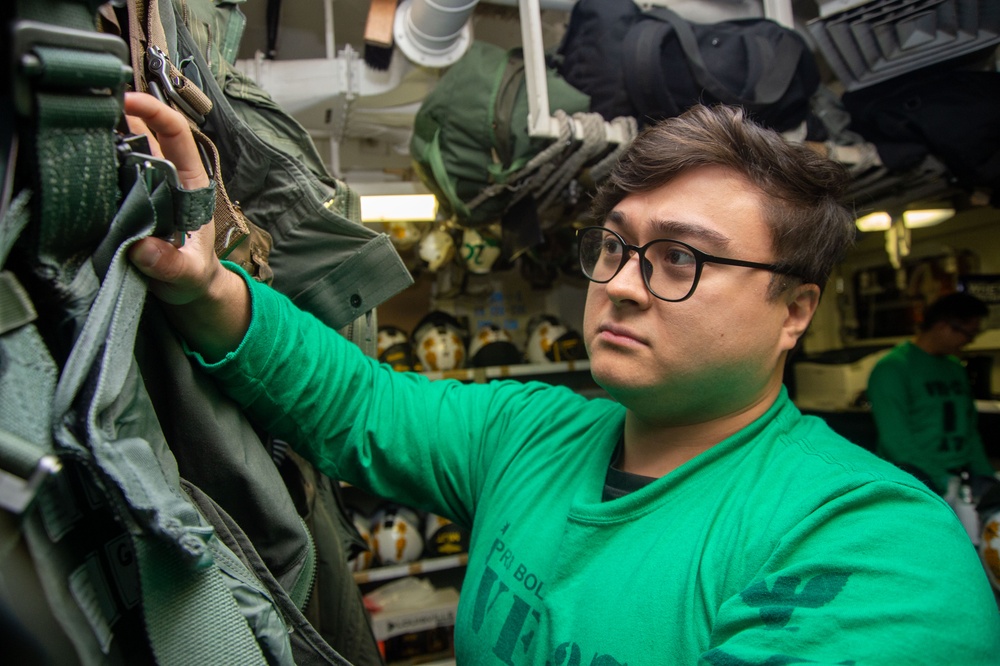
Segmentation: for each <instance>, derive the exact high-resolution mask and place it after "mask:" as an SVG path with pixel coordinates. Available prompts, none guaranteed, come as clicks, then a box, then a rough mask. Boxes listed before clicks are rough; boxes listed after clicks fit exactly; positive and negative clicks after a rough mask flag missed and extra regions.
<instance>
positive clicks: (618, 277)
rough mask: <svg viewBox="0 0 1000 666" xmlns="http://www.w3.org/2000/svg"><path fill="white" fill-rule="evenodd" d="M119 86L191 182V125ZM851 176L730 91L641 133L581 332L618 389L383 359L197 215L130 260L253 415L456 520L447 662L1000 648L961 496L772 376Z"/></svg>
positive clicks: (972, 658) (814, 297)
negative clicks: (590, 394)
mask: <svg viewBox="0 0 1000 666" xmlns="http://www.w3.org/2000/svg"><path fill="white" fill-rule="evenodd" d="M126 105H127V109H128V111H129V113H131V114H132V115H134V116H139V117H141V118H143V119H144V120H145V121H146V123H148V124H149V125H150V127H151V128H152V129H153V130H154V131H155V132H156V133H157V135H158V136H159V137H160V140H161V143H162V144H163V151H164V153H165V154H166V155H167V156H168V157H169V158H170V159H172V160H174V161H175V162H176V163H177V165H178V171H179V173H180V174H181V178H182V179H183V182H184V184H185V185H186V186H188V187H196V186H198V185H199V183H202V182H203V180H204V174H203V173H202V172H201V171H200V163H199V162H198V159H197V152H196V151H195V149H194V146H193V144H191V143H190V141H189V137H188V136H187V134H186V132H185V131H184V130H185V125H184V124H183V122H181V121H180V120H178V119H177V118H174V117H173V116H171V114H169V113H168V112H167V110H166V109H164V108H163V107H162V106H160V105H158V104H157V103H156V102H155V101H153V100H150V98H148V97H139V96H130V97H129V98H128V99H127V101H126ZM135 124H136V127H137V128H140V129H141V127H140V124H139V123H138V122H137V121H136V123H135ZM845 184H846V175H845V172H844V170H843V169H842V168H841V167H839V166H838V165H836V164H833V163H831V162H829V161H827V160H825V159H822V158H820V157H818V156H817V155H815V154H814V153H812V152H810V151H809V150H808V149H806V148H804V147H802V146H798V145H791V144H788V143H786V142H785V141H784V140H783V139H782V137H781V136H780V135H778V134H776V133H773V132H770V131H768V130H765V129H762V128H760V127H759V126H757V125H755V124H753V123H752V122H750V121H749V120H747V119H746V118H745V117H744V114H743V113H742V112H741V111H739V110H737V109H733V108H727V107H717V108H712V109H709V108H706V107H697V108H694V109H692V110H690V111H689V112H687V113H685V114H684V115H683V116H681V117H679V118H674V119H671V120H668V121H665V122H664V123H662V124H659V125H657V126H655V127H653V128H651V129H649V130H647V131H646V132H644V133H643V134H642V135H641V136H640V137H639V138H637V139H636V140H635V141H634V142H633V144H632V145H631V146H630V147H629V148H628V150H627V151H626V153H625V155H624V156H623V157H622V159H621V160H620V163H619V164H618V166H617V167H616V169H615V171H614V173H613V174H612V175H611V176H610V177H609V179H608V181H607V182H606V183H605V184H604V186H603V187H602V189H601V191H600V193H599V194H598V195H597V198H596V200H595V202H594V214H595V215H594V217H595V223H596V224H597V228H596V229H591V230H582V231H581V232H580V261H581V267H582V268H583V270H584V273H585V274H586V275H587V276H588V277H589V278H590V279H591V280H592V284H591V286H590V289H589V291H588V295H587V304H586V311H585V316H584V325H583V328H584V338H585V341H586V344H587V348H588V352H589V356H590V360H591V367H592V371H593V375H594V377H595V379H596V380H597V382H598V383H599V384H600V385H601V386H603V387H604V388H605V389H606V390H607V391H608V393H609V394H610V395H611V396H612V398H614V400H606V399H593V400H588V399H586V398H584V397H582V396H580V395H578V394H576V393H574V392H572V391H570V390H569V389H566V388H563V387H552V386H547V385H544V384H541V383H537V382H533V383H526V384H522V383H518V382H513V381H499V382H491V383H488V384H469V385H466V384H461V383H459V382H456V381H451V380H443V381H436V382H431V381H428V380H427V379H426V378H425V377H423V376H420V375H416V374H412V373H401V372H395V371H393V370H392V369H391V368H390V367H388V366H386V365H382V364H379V363H377V362H376V361H374V360H372V359H370V358H367V357H365V356H364V355H363V354H361V353H360V352H359V351H358V350H357V349H356V348H354V347H353V346H352V345H350V344H349V343H347V342H346V341H344V340H343V339H342V338H341V337H340V336H339V335H337V334H336V332H334V331H332V330H330V329H328V328H326V327H325V326H323V325H322V324H321V323H320V322H319V321H318V320H316V319H315V318H314V317H312V316H310V315H308V314H305V313H303V312H301V311H299V310H297V309H296V308H295V307H294V306H293V305H292V304H291V303H290V301H288V299H286V298H284V297H283V296H281V295H280V294H278V293H277V292H275V291H274V290H272V289H270V288H268V287H266V286H263V285H261V284H258V283H254V282H253V281H252V280H249V279H248V278H247V277H246V275H245V274H243V273H242V272H240V271H239V269H238V268H237V267H235V266H232V265H223V264H220V263H219V262H218V261H217V260H216V259H215V256H214V253H213V251H212V243H211V238H212V237H211V235H210V233H211V230H210V229H209V230H207V231H205V230H203V232H200V233H199V234H198V235H195V237H193V238H192V239H190V240H189V241H188V243H186V244H185V245H184V247H183V248H181V249H178V248H175V247H173V246H172V245H170V244H169V243H165V242H162V241H160V240H158V239H146V240H144V241H142V242H140V243H138V244H136V245H135V246H134V248H133V249H132V251H131V255H130V256H131V258H132V260H133V262H134V263H135V264H136V266H138V267H139V269H140V270H141V271H142V272H144V273H145V274H146V275H148V276H149V277H150V288H151V289H152V290H153V292H154V293H155V294H157V295H158V296H159V297H160V298H161V299H163V300H164V301H165V302H166V303H167V304H168V306H167V307H168V310H169V311H170V313H171V317H172V320H173V322H174V324H175V325H176V327H177V329H178V331H179V332H180V333H181V335H182V336H183V337H184V339H185V340H186V341H187V344H188V345H189V347H190V348H191V349H192V350H193V351H192V353H193V355H194V357H195V358H196V359H197V360H198V362H199V363H201V364H202V366H203V367H204V369H205V370H206V372H209V373H211V374H212V375H213V376H214V377H216V378H217V380H218V381H219V383H220V384H221V385H222V386H223V387H224V388H225V390H226V391H227V392H229V394H230V395H232V396H233V397H234V398H235V399H236V400H238V401H239V402H240V403H241V404H242V405H244V407H245V408H246V409H247V411H248V413H250V414H251V415H252V416H253V418H255V419H256V420H257V421H258V423H259V424H260V425H261V427H263V428H265V429H267V430H268V431H270V432H272V433H274V434H275V435H276V436H280V437H281V438H282V439H284V440H286V441H289V442H291V443H293V445H294V446H295V447H296V448H297V449H298V450H299V451H300V452H301V453H302V454H303V455H305V456H306V457H308V458H309V459H310V460H312V461H313V462H314V463H315V464H316V465H317V467H318V468H319V469H321V470H323V471H324V472H326V473H327V474H330V475H331V476H334V477H336V478H340V479H344V480H347V481H349V482H351V483H354V484H357V485H360V486H362V487H364V488H366V489H367V490H369V491H371V492H374V493H376V494H379V495H382V496H385V497H388V498H391V499H394V500H396V501H399V502H402V503H404V504H409V505H411V506H415V507H419V508H423V509H426V510H430V511H433V512H434V513H436V514H438V515H443V516H445V517H448V518H450V519H452V520H454V521H455V522H457V523H459V524H460V525H463V526H465V527H466V528H468V529H469V530H470V531H471V541H470V554H469V564H468V568H467V572H466V576H465V580H464V583H463V588H462V593H461V600H460V602H459V608H458V615H457V620H456V626H455V649H456V657H457V661H458V662H459V663H460V664H507V665H514V664H554V665H556V664H566V665H569V664H585V663H586V664H605V665H613V664H631V665H632V666H636V665H637V664H695V663H703V664H718V665H736V664H763V663H768V664H778V663H781V664H787V663H801V662H808V663H826V664H843V663H853V664H903V663H905V664H921V663H926V664H943V663H962V664H988V663H996V660H997V657H998V655H1000V619H998V614H997V609H996V606H995V603H994V600H993V596H992V594H991V592H990V588H989V585H988V583H987V580H986V576H985V574H984V572H983V569H982V567H981V566H980V564H979V561H978V559H977V556H976V553H975V551H974V550H973V549H972V547H971V545H970V544H969V541H968V538H967V537H966V535H965V533H964V531H963V529H962V527H961V525H960V524H959V522H958V520H957V519H956V517H955V515H954V514H953V512H952V511H951V510H950V509H949V508H948V506H947V505H946V504H945V503H944V502H943V501H942V500H941V498H939V497H938V496H937V495H935V494H934V493H933V492H931V491H930V490H929V489H927V488H926V487H925V486H924V485H923V484H921V483H919V482H918V481H916V480H915V479H914V478H913V477H911V476H910V475H908V474H905V473H903V472H902V471H900V470H898V469H897V468H895V467H894V466H892V465H890V464H888V463H886V462H885V461H882V460H880V459H878V458H877V457H876V456H874V455H872V454H869V453H867V452H866V451H864V450H862V449H861V448H859V447H857V446H854V445H853V444H850V443H849V442H847V441H846V440H844V439H843V438H841V437H839V436H837V435H836V434H835V433H833V431H831V430H830V429H829V428H828V427H827V426H826V425H825V424H824V423H823V422H822V421H821V420H819V419H817V418H812V417H803V416H802V414H801V413H800V412H799V411H798V410H797V409H796V408H795V406H794V405H793V404H792V403H791V401H790V400H789V399H788V395H787V393H786V391H785V390H784V388H783V386H782V382H781V377H782V370H783V366H784V363H785V359H786V357H787V355H788V352H789V351H790V350H791V349H792V348H793V347H794V346H795V345H796V343H797V342H798V340H799V338H800V337H801V336H802V334H803V333H804V332H805V330H806V327H807V326H808V324H809V321H810V319H811V318H812V315H813V313H814V312H815V309H816V306H817V303H818V301H819V296H820V285H822V284H823V283H824V282H825V281H826V279H827V276H828V274H829V273H830V271H831V269H832V267H833V265H834V263H835V262H836V261H837V260H838V259H839V257H840V256H841V254H842V252H843V251H844V250H845V248H846V247H847V246H848V245H849V243H850V240H851V238H852V237H853V220H852V216H851V215H850V213H849V212H848V211H847V210H846V209H845V208H844V207H843V206H842V205H841V204H840V203H839V202H838V199H837V197H838V194H839V192H840V188H842V187H843V186H844V185H845ZM345 297H347V295H345Z"/></svg>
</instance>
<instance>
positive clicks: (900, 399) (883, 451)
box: [868, 341, 993, 493]
mask: <svg viewBox="0 0 1000 666" xmlns="http://www.w3.org/2000/svg"><path fill="white" fill-rule="evenodd" d="M868 398H869V400H871V404H872V415H873V416H874V418H875V425H876V427H877V428H878V449H877V452H878V454H879V455H881V456H882V457H883V458H885V459H887V460H890V461H892V462H894V463H896V464H898V465H912V466H913V467H916V468H917V469H919V470H920V471H922V472H923V473H925V474H926V475H927V476H928V477H929V478H930V480H931V482H932V484H933V486H934V488H935V489H936V490H937V491H938V492H941V493H943V492H944V491H945V489H946V487H947V484H948V477H949V476H950V475H951V474H952V473H951V472H950V471H949V470H954V469H957V468H960V467H963V466H968V467H970V468H971V469H972V470H973V471H975V472H978V473H980V474H987V475H992V474H993V466H992V465H990V462H989V460H988V459H987V457H986V452H985V450H984V449H983V442H982V439H981V438H980V436H979V430H978V426H977V413H976V404H975V401H974V400H973V398H972V389H971V387H970V384H969V378H968V375H967V374H966V372H965V369H964V368H963V367H962V365H961V363H960V362H959V360H958V359H957V358H955V357H954V356H935V355H933V354H928V353H927V352H925V351H924V350H922V349H921V348H920V347H918V346H917V345H915V344H914V343H913V342H911V341H906V342H904V343H902V344H899V345H897V346H896V347H894V348H893V349H892V350H891V351H890V352H889V353H888V354H886V355H885V356H884V357H882V358H881V359H880V360H879V362H878V363H877V364H876V365H875V367H874V368H873V369H872V373H871V376H870V377H869V378H868Z"/></svg>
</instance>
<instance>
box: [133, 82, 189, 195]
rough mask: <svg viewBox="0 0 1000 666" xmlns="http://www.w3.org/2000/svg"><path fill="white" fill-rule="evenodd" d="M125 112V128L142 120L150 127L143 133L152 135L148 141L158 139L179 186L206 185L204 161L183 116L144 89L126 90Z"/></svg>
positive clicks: (156, 140) (187, 187)
mask: <svg viewBox="0 0 1000 666" xmlns="http://www.w3.org/2000/svg"><path fill="white" fill-rule="evenodd" d="M125 113H126V114H127V115H128V116H132V118H128V121H129V128H132V127H133V123H136V124H135V126H136V127H138V126H139V124H138V123H142V124H143V125H145V126H146V127H147V128H148V130H151V132H149V131H146V132H143V133H145V134H150V133H151V134H153V135H155V142H154V141H151V142H150V143H156V142H158V143H159V149H160V151H161V152H162V155H163V157H164V158H166V159H168V160H170V161H171V162H173V164H174V166H175V167H176V168H177V175H178V176H179V177H180V180H181V186H183V187H184V188H186V189H189V190H195V189H199V188H202V187H206V186H207V185H208V174H206V173H205V165H204V164H202V161H201V155H200V153H199V152H198V146H197V144H196V143H195V141H194V137H193V136H192V134H191V129H190V127H189V126H188V122H187V119H186V118H184V116H182V115H181V114H180V113H178V112H177V111H174V110H173V109H171V108H170V107H169V106H167V105H166V104H164V103H163V102H160V101H159V100H157V99H156V98H155V97H153V96H152V95H147V94H146V93H126V94H125ZM133 131H134V130H133ZM154 150H155V148H154Z"/></svg>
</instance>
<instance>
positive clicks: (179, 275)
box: [125, 93, 250, 360]
mask: <svg viewBox="0 0 1000 666" xmlns="http://www.w3.org/2000/svg"><path fill="white" fill-rule="evenodd" d="M125 113H126V114H127V120H128V125H129V129H131V130H132V131H133V132H135V133H136V134H146V135H147V136H148V137H149V143H150V147H151V149H152V151H153V153H154V155H156V156H157V157H163V158H165V159H167V160H170V161H171V162H173V164H174V166H175V167H176V169H177V175H178V176H179V177H180V182H181V186H182V187H184V188H185V189H189V190H193V189H199V188H202V187H206V186H208V183H209V179H208V174H206V173H205V166H204V165H203V164H202V162H201V156H200V155H199V153H198V146H197V145H196V144H195V141H194V136H193V135H192V134H191V129H190V127H189V126H188V123H187V120H186V119H185V118H184V116H182V115H181V114H180V113H178V112H177V111H174V110H173V109H171V108H170V107H169V106H167V105H166V104H163V103H162V102H160V101H158V100H157V99H156V98H155V97H153V96H151V95H147V94H145V93H126V95H125ZM129 259H131V260H132V263H134V264H135V266H136V267H137V268H138V269H139V270H140V271H141V272H142V273H144V274H145V275H147V276H148V277H149V278H150V281H149V289H150V291H152V292H153V294H155V295H156V296H157V297H158V298H160V299H161V300H162V301H163V302H164V303H166V304H168V308H167V311H168V313H169V314H170V318H171V320H172V321H173V323H174V324H175V326H176V327H177V328H178V330H179V331H180V333H181V335H183V336H184V338H185V339H186V340H187V342H188V344H189V345H190V346H191V348H192V349H195V350H197V351H199V352H201V353H202V354H203V355H204V356H205V358H206V359H208V360H216V359H218V358H221V357H222V356H224V355H225V354H226V353H227V352H229V351H231V350H233V349H235V348H236V347H237V346H238V345H239V343H240V341H241V340H242V339H243V335H244V334H245V333H246V330H247V328H248V327H249V325H250V295H249V293H248V290H247V287H246V284H244V283H243V280H242V279H241V278H240V277H239V276H238V275H236V274H234V273H232V272H230V271H228V270H226V269H225V268H224V267H223V266H222V264H221V263H219V260H218V258H217V257H216V256H215V225H214V224H213V223H211V222H209V223H208V224H206V225H204V226H203V227H202V228H201V229H199V230H198V231H196V232H194V233H193V234H192V235H191V237H190V238H188V240H187V241H186V242H185V243H184V245H183V246H181V247H180V248H178V247H175V246H174V245H172V244H170V243H168V242H167V241H165V240H162V239H160V238H144V239H142V240H140V241H139V242H137V243H136V244H135V245H133V246H132V247H131V248H130V249H129Z"/></svg>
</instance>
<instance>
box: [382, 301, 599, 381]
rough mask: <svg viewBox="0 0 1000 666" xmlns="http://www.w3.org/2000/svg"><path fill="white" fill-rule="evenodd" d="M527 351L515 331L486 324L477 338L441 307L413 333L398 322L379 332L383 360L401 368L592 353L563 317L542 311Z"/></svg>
mask: <svg viewBox="0 0 1000 666" xmlns="http://www.w3.org/2000/svg"><path fill="white" fill-rule="evenodd" d="M525 332H526V334H527V337H526V339H527V343H526V345H525V349H524V350H523V351H522V350H521V349H519V348H518V347H517V345H516V344H515V343H514V341H513V338H512V337H511V335H510V332H509V331H507V330H505V329H503V328H501V327H499V326H497V325H495V324H486V325H485V326H483V327H481V328H480V329H479V330H478V331H476V334H475V335H474V336H472V338H471V339H469V338H468V334H467V332H466V329H465V327H464V326H463V325H462V324H461V323H460V322H459V321H458V319H456V318H455V317H453V316H452V315H450V314H448V313H447V312H442V311H440V310H435V311H433V312H429V313H428V314H427V315H425V316H424V317H423V319H421V320H420V322H419V323H418V324H417V326H416V328H414V329H413V335H412V336H410V335H407V334H406V332H405V331H403V330H402V329H400V328H397V327H395V326H381V327H379V331H378V342H377V350H378V351H377V353H378V359H379V360H380V361H382V362H383V363H388V364H389V365H391V366H392V367H393V368H394V369H396V370H401V371H405V370H418V371H447V370H457V369H460V368H466V367H472V368H483V367H488V366H494V365H516V364H519V363H555V362H558V361H578V360H581V359H584V358H586V357H587V351H586V349H585V347H584V344H583V339H582V338H581V337H580V334H579V333H577V332H576V331H574V330H572V329H570V328H569V327H567V326H566V325H565V324H564V323H563V322H562V321H561V320H560V319H559V318H558V317H555V316H552V315H536V316H534V317H532V318H531V319H530V320H529V321H528V326H527V329H526V331H525Z"/></svg>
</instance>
